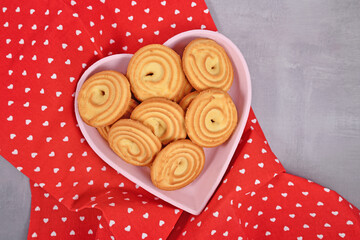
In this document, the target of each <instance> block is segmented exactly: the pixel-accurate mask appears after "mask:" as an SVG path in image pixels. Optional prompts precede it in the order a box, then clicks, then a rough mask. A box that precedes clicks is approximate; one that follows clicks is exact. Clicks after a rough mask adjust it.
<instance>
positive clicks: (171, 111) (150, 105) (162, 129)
mask: <svg viewBox="0 0 360 240" xmlns="http://www.w3.org/2000/svg"><path fill="white" fill-rule="evenodd" d="M130 118H131V119H133V120H137V121H139V122H141V123H142V124H144V125H145V126H147V127H148V128H150V129H151V131H152V132H153V133H154V134H155V135H156V136H157V137H158V138H159V139H160V141H161V143H162V144H164V145H166V144H168V143H169V142H172V141H174V140H177V139H183V138H186V129H185V114H184V111H183V109H182V108H181V107H180V106H179V105H178V104H177V103H175V102H173V101H170V100H168V99H166V98H149V99H147V100H145V101H144V102H142V103H140V104H139V106H137V107H136V108H135V109H134V110H133V111H132V113H131V116H130Z"/></svg>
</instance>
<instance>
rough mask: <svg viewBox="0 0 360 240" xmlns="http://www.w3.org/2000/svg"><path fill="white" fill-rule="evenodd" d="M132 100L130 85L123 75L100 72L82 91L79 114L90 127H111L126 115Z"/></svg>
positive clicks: (92, 77)
mask: <svg viewBox="0 0 360 240" xmlns="http://www.w3.org/2000/svg"><path fill="white" fill-rule="evenodd" d="M130 98H131V92H130V84H129V81H128V80H127V78H126V77H125V76H124V75H123V74H121V73H119V72H116V71H102V72H98V73H95V74H94V75H92V76H91V77H90V78H88V79H87V80H86V81H85V82H84V84H83V85H82V87H81V89H80V92H79V95H78V107H79V113H80V116H81V118H82V119H83V121H84V122H85V123H87V124H88V125H90V126H93V127H103V126H107V125H111V124H112V123H114V122H115V121H116V120H117V119H119V118H120V117H121V116H122V115H123V114H124V113H125V111H126V109H127V107H128V105H129V101H130Z"/></svg>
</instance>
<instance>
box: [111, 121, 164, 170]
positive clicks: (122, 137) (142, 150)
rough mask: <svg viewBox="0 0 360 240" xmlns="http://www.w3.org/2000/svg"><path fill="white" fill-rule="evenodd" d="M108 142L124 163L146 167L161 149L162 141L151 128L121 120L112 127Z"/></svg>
mask: <svg viewBox="0 0 360 240" xmlns="http://www.w3.org/2000/svg"><path fill="white" fill-rule="evenodd" d="M108 142H109V145H110V148H111V149H112V150H113V151H114V152H115V153H116V154H117V155H118V156H120V157H121V158H122V159H123V160H124V161H126V162H128V163H130V164H133V165H137V166H146V165H148V164H150V163H151V162H152V161H153V158H154V156H155V155H156V154H157V153H158V152H159V151H160V149H161V142H160V140H159V139H158V138H157V137H156V136H155V135H154V134H153V133H152V132H151V130H150V129H149V128H147V127H146V126H145V125H143V124H142V123H140V122H138V121H134V120H131V119H120V120H119V121H117V122H116V123H114V125H112V126H111V128H110V131H109V137H108Z"/></svg>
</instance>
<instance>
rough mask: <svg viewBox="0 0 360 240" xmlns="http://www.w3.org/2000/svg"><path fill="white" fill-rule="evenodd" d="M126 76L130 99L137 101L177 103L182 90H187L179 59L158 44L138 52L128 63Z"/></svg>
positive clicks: (183, 93)
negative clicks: (131, 93) (163, 98)
mask: <svg viewBox="0 0 360 240" xmlns="http://www.w3.org/2000/svg"><path fill="white" fill-rule="evenodd" d="M127 76H128V78H129V81H130V84H131V90H132V92H133V93H134V96H135V97H136V98H137V99H138V100H140V101H144V100H146V99H149V98H152V97H165V98H167V99H170V100H174V101H179V100H180V99H181V98H182V97H183V96H184V95H185V94H186V92H184V88H187V89H188V88H190V84H189V82H188V81H187V80H186V78H185V75H184V72H183V70H182V67H181V59H180V56H179V55H178V54H177V53H176V52H175V51H174V50H172V49H171V48H169V47H166V46H164V45H160V44H150V45H146V46H144V47H142V48H140V49H139V50H138V51H137V52H136V53H135V54H134V55H133V57H132V58H131V60H130V62H129V65H128V68H127Z"/></svg>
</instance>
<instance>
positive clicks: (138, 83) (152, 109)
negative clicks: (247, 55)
mask: <svg viewBox="0 0 360 240" xmlns="http://www.w3.org/2000/svg"><path fill="white" fill-rule="evenodd" d="M233 79H234V72H233V67H232V63H231V61H230V59H229V57H228V55H227V53H226V52H225V50H224V49H223V48H222V47H221V46H220V45H219V44H218V43H216V42H215V41H213V40H211V39H204V38H198V39H195V40H193V41H191V42H190V43H189V44H188V45H187V46H186V47H185V49H184V52H183V56H182V58H181V57H180V56H179V55H178V54H177V53H176V52H175V51H174V50H172V49H171V48H169V47H166V46H163V45H160V44H150V45H147V46H144V47H142V48H141V49H139V50H138V51H137V52H136V53H135V54H134V55H133V56H132V58H131V60H130V62H129V65H128V68H127V73H126V76H124V75H123V74H121V73H119V72H116V71H102V72H98V73H96V74H94V75H92V76H91V77H90V78H88V79H87V80H86V81H85V82H84V84H83V85H82V87H81V89H80V92H79V95H78V108H79V113H80V116H81V118H82V119H83V121H84V122H85V123H87V124H88V125H90V126H93V127H96V128H97V129H98V131H99V133H100V134H101V136H102V137H103V138H104V139H106V140H107V141H108V143H109V146H110V147H111V149H112V150H113V151H114V152H115V153H116V154H117V155H118V156H120V157H121V158H122V159H123V160H124V161H126V162H128V163H130V164H133V165H137V166H148V167H150V169H151V171H150V172H151V174H150V175H151V180H152V182H153V184H154V185H155V186H156V187H158V188H160V189H163V190H175V189H179V188H182V187H184V186H186V185H188V184H189V183H191V182H192V181H193V180H194V179H196V178H197V176H199V174H200V173H201V171H202V169H203V167H204V163H205V154H204V150H203V147H216V146H219V145H221V144H222V143H224V142H225V141H226V140H228V138H229V137H230V136H231V134H232V133H233V131H234V130H235V127H236V125H237V110H236V107H235V104H234V103H233V101H232V99H231V97H230V95H229V94H228V93H227V91H228V90H229V89H230V87H231V85H232V82H233ZM187 137H188V138H187Z"/></svg>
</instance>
